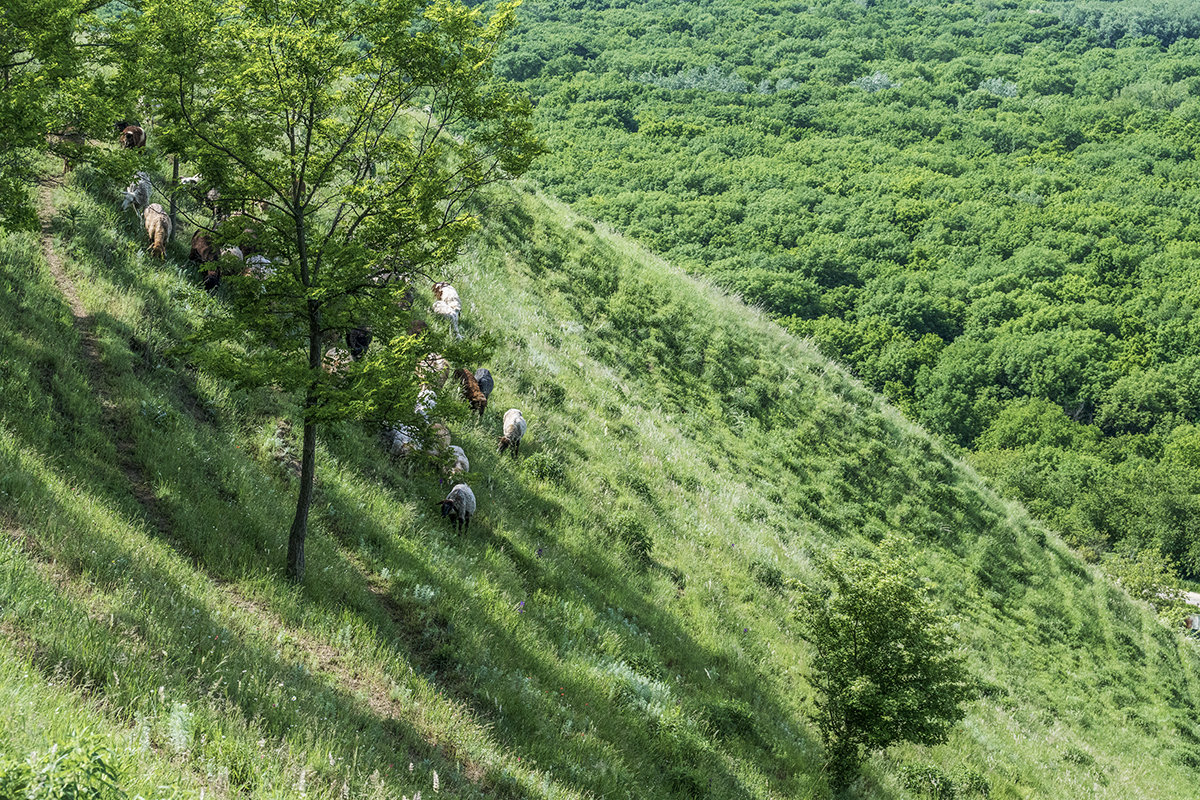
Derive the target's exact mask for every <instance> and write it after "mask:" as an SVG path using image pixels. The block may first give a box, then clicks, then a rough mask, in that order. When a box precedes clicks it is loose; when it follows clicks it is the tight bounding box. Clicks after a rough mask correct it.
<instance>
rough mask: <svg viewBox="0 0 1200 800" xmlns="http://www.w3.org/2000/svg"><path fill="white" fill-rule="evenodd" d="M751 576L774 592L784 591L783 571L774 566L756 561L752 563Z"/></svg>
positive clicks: (759, 560)
mask: <svg viewBox="0 0 1200 800" xmlns="http://www.w3.org/2000/svg"><path fill="white" fill-rule="evenodd" d="M750 575H751V576H752V577H753V578H754V580H756V581H758V582H759V583H761V584H762V585H763V586H765V587H767V588H768V589H770V590H771V591H773V592H780V591H783V570H781V569H780V568H779V567H777V566H776V565H774V564H768V563H767V562H765V561H763V560H761V559H756V560H754V561H752V562H750Z"/></svg>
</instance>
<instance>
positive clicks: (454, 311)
mask: <svg viewBox="0 0 1200 800" xmlns="http://www.w3.org/2000/svg"><path fill="white" fill-rule="evenodd" d="M433 297H434V301H433V305H432V306H431V307H430V309H429V310H430V311H431V312H433V313H434V314H436V315H437V316H439V317H441V318H442V319H444V320H446V321H447V322H449V323H450V329H451V330H452V331H454V338H455V339H461V338H462V334H461V333H459V331H458V318H459V315H460V314H462V300H461V299H459V296H458V290H457V289H455V288H454V287H453V286H451V285H450V284H448V283H446V282H445V281H439V282H437V283H435V284H434V285H433Z"/></svg>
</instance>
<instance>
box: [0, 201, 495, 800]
mask: <svg viewBox="0 0 1200 800" xmlns="http://www.w3.org/2000/svg"><path fill="white" fill-rule="evenodd" d="M61 186H62V183H61V181H59V180H58V179H46V180H44V181H43V182H42V184H41V186H40V187H39V190H38V219H39V222H40V227H41V236H40V243H41V250H42V256H43V257H44V259H45V261H46V264H47V266H48V267H49V269H50V274H51V275H52V277H53V278H54V283H55V285H56V286H57V287H58V290H59V291H60V292H61V293H62V295H63V297H64V299H65V300H66V301H67V305H68V306H69V308H70V311H71V315H72V317H73V318H74V323H75V327H76V330H77V331H78V333H79V341H80V351H81V355H82V362H83V369H84V374H85V375H86V377H87V381H88V383H89V384H90V385H91V386H92V388H93V390H94V391H95V396H96V400H97V402H98V404H99V408H100V424H101V425H102V426H103V429H104V430H105V431H106V432H107V434H108V435H109V437H110V438H111V440H112V441H113V443H114V447H115V450H116V456H117V465H118V467H119V468H120V469H121V471H122V473H123V474H124V475H125V478H126V480H127V481H128V484H129V487H130V491H131V493H132V494H133V496H134V497H135V498H136V499H137V501H138V503H139V505H140V506H141V508H142V511H143V514H144V515H145V518H146V521H147V522H148V523H149V524H150V525H151V526H152V528H153V530H154V531H155V532H156V533H157V534H158V535H159V536H160V537H161V538H162V539H163V541H165V542H166V543H167V544H169V545H170V546H171V547H172V548H173V549H174V550H175V551H176V552H177V553H179V554H180V555H181V556H183V557H184V558H185V559H187V560H189V561H191V562H192V563H193V565H194V566H195V567H196V568H198V569H203V563H202V560H201V558H200V555H199V553H198V552H196V551H195V550H194V549H193V548H192V547H191V546H190V545H188V544H187V543H186V542H183V541H181V540H180V539H179V537H178V536H176V535H175V533H174V531H173V529H172V528H173V526H172V524H171V521H170V517H169V515H168V514H167V513H166V512H165V510H164V509H163V508H162V507H161V505H160V503H159V501H158V498H157V497H156V496H155V494H154V490H153V487H152V486H151V484H150V482H149V481H148V480H147V479H146V476H145V474H144V473H143V472H142V470H141V468H140V467H139V466H138V465H137V463H136V462H135V459H134V454H135V452H136V447H135V445H134V443H133V442H132V441H131V439H130V437H129V435H128V420H127V419H126V417H125V414H124V413H123V411H122V408H121V405H120V403H119V402H118V401H117V399H116V396H115V392H114V378H115V376H114V375H112V369H111V367H109V366H107V365H106V364H105V360H104V355H103V349H102V347H101V344H100V336H99V334H98V332H97V327H98V320H97V317H96V316H95V315H93V314H91V313H89V312H88V310H87V308H86V307H85V306H84V304H83V301H82V299H81V298H80V295H79V290H78V287H77V285H76V283H75V280H74V279H73V278H72V276H71V274H70V273H69V271H68V270H67V267H66V265H65V263H64V261H63V258H62V257H61V256H60V254H59V253H58V251H57V249H56V248H55V243H54V217H55V213H56V209H55V205H54V190H55V189H57V188H59V187H61ZM185 400H188V401H190V404H189V410H191V411H192V413H193V416H195V417H196V418H197V421H199V422H204V421H206V420H205V419H203V417H204V415H203V414H202V413H201V412H200V411H199V410H197V409H196V408H193V406H197V401H196V400H195V398H194V397H192V396H190V395H189V396H187V397H185ZM284 466H285V468H286V467H290V466H291V465H290V464H286V463H285V464H284ZM296 466H297V467H298V464H297V465H296ZM3 533H5V534H6V535H7V536H8V537H9V538H11V539H14V540H16V541H18V542H20V543H21V544H22V545H23V546H24V547H25V549H26V551H27V552H28V553H29V554H30V555H31V557H33V558H34V560H35V562H39V563H41V564H42V566H43V568H46V566H47V559H46V557H45V554H42V553H40V551H39V550H38V548H37V545H36V541H35V540H33V538H32V537H29V536H27V535H24V534H21V535H17V534H16V533H15V532H14V530H13V529H5V530H3ZM50 566H52V560H51V561H50ZM355 566H356V567H358V568H359V570H360V571H361V572H362V574H363V579H364V581H365V582H366V584H367V586H368V588H369V589H370V591H371V593H372V594H373V595H374V597H375V599H376V601H377V602H379V603H380V605H381V606H382V607H383V608H384V609H385V611H386V612H387V614H388V616H389V617H390V618H391V619H392V622H393V624H394V625H395V626H396V629H395V630H394V631H393V632H394V633H395V634H397V635H403V634H404V633H405V631H406V629H407V627H409V625H410V624H411V621H410V620H406V619H405V615H404V614H403V613H402V611H401V610H400V609H398V608H397V607H396V605H395V603H394V601H392V599H391V597H389V596H388V593H387V591H386V588H385V587H383V586H381V585H379V583H378V581H377V580H375V576H373V575H372V574H371V573H370V571H369V570H367V569H366V568H365V567H364V566H363V565H361V564H359V563H357V561H355ZM54 577H55V579H56V580H57V581H58V582H59V583H60V584H63V583H68V582H71V576H69V575H67V574H64V573H62V572H61V571H59V572H57V573H55V574H54ZM209 577H210V579H211V580H212V581H213V584H214V586H216V587H218V588H219V589H220V592H221V594H222V595H224V597H225V600H226V601H227V602H228V603H229V604H230V606H232V607H234V608H236V609H238V610H239V611H241V612H242V613H243V615H244V617H243V619H242V620H241V626H239V627H242V629H243V630H244V631H245V632H246V633H251V634H254V635H259V636H265V637H267V638H268V639H271V638H275V637H278V636H279V635H280V634H285V635H286V636H287V638H288V640H289V641H290V642H291V644H292V646H293V647H294V648H295V651H296V655H297V656H298V657H299V659H300V661H301V662H303V663H305V666H306V667H307V668H308V669H310V670H312V671H314V672H317V673H320V674H325V675H329V676H330V677H332V678H333V679H334V681H335V682H336V684H337V685H338V686H339V688H341V689H342V690H343V691H345V692H346V693H347V694H349V695H350V696H352V697H355V698H357V699H358V700H360V701H361V702H363V703H364V704H365V705H366V707H367V708H369V709H370V711H371V712H372V713H373V714H375V715H376V716H377V717H379V718H380V719H381V720H395V721H403V722H407V723H409V724H413V725H414V727H415V729H416V730H417V731H418V732H419V734H420V735H421V736H423V737H424V738H425V740H426V742H427V743H428V746H429V747H430V748H431V750H432V751H435V752H438V753H439V754H440V756H441V757H442V758H444V759H446V761H447V762H449V763H450V764H453V765H455V766H457V768H458V769H459V770H461V772H462V774H463V776H464V777H465V778H466V779H467V780H468V781H470V782H472V783H475V784H481V783H483V782H484V781H485V779H486V775H487V767H486V766H484V765H483V764H482V763H480V762H479V761H478V760H477V759H476V757H474V756H473V755H472V754H471V753H469V752H467V751H466V750H464V749H461V748H460V746H459V744H458V743H456V742H455V741H454V738H453V737H449V736H446V735H445V734H444V733H442V732H441V731H439V730H438V729H437V728H436V726H434V725H432V724H431V723H430V721H429V720H428V719H427V712H423V713H421V714H419V715H418V718H417V719H416V720H413V719H412V708H411V707H410V705H409V704H407V703H402V702H400V701H399V700H396V699H395V698H393V694H394V693H393V691H392V690H393V688H394V685H395V683H394V678H393V677H391V676H389V675H388V674H387V673H386V671H384V672H379V673H374V672H366V673H364V672H361V671H360V670H359V669H356V668H354V667H351V666H349V665H348V664H347V663H346V662H347V661H348V659H346V657H345V655H344V654H343V653H341V652H339V650H338V649H337V648H335V647H333V646H331V645H329V644H328V643H326V642H323V641H321V640H320V639H319V638H317V637H315V636H313V635H312V634H311V633H310V632H309V631H306V630H304V629H303V628H300V627H297V626H293V625H288V624H287V623H286V622H285V621H284V620H283V619H282V618H281V617H280V616H279V615H278V614H277V613H276V612H275V611H274V609H272V608H270V607H269V606H268V605H267V604H264V603H262V602H261V601H259V600H257V599H255V598H252V597H251V596H249V595H248V594H247V593H245V592H244V591H243V590H242V588H241V587H239V586H238V585H237V584H236V583H231V582H228V581H226V580H222V579H221V578H219V577H218V576H216V575H210V576H209ZM405 623H409V625H406V624H405ZM415 652H418V651H415ZM418 660H419V659H418ZM454 706H455V714H456V715H458V716H459V717H460V724H463V725H475V724H478V722H477V721H476V720H475V719H474V718H473V716H472V714H471V712H470V711H469V710H468V708H467V707H466V706H464V705H462V704H461V703H454ZM410 755H412V756H413V757H414V758H415V757H422V756H427V755H428V754H422V756H418V755H417V754H410ZM219 794H220V793H219V792H214V795H219Z"/></svg>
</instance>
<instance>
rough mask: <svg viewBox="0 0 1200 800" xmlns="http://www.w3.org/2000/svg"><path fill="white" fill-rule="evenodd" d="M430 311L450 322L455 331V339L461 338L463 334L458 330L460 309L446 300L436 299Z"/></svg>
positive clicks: (452, 329) (451, 328)
mask: <svg viewBox="0 0 1200 800" xmlns="http://www.w3.org/2000/svg"><path fill="white" fill-rule="evenodd" d="M429 310H430V312H432V313H433V314H434V315H436V316H439V317H441V318H442V319H444V320H446V321H447V322H449V323H450V330H451V331H453V333H454V338H455V339H461V338H463V337H462V334H461V333H460V332H459V330H458V311H457V310H456V309H454V308H453V307H452V306H451V305H450V304H449V303H447V302H446V301H445V300H434V301H433V305H432V306H430V307H429Z"/></svg>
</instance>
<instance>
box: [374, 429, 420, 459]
mask: <svg viewBox="0 0 1200 800" xmlns="http://www.w3.org/2000/svg"><path fill="white" fill-rule="evenodd" d="M383 439H384V441H386V442H387V445H388V450H390V451H391V453H392V455H394V456H407V455H408V454H409V453H411V452H413V451H414V450H416V449H417V447H418V437H417V431H416V429H415V428H411V427H409V426H408V425H401V426H400V427H398V428H384V430H383Z"/></svg>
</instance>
